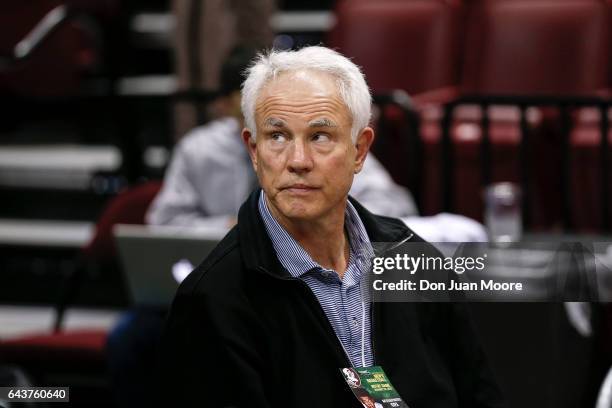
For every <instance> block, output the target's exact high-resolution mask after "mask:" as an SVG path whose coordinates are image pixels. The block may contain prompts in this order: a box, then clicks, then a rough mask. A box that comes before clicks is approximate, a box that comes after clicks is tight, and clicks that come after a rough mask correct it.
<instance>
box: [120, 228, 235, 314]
mask: <svg viewBox="0 0 612 408" xmlns="http://www.w3.org/2000/svg"><path fill="white" fill-rule="evenodd" d="M226 233H227V230H221V229H201V228H198V229H190V228H184V227H166V226H145V225H123V224H118V225H116V226H115V227H114V228H113V235H114V236H115V241H116V243H117V248H118V250H119V257H120V260H121V266H122V267H123V274H124V276H125V281H126V284H127V288H128V291H129V293H130V296H131V298H132V301H133V303H134V304H135V305H137V306H147V307H167V306H169V305H170V304H171V302H172V299H173V298H174V294H175V292H176V289H177V288H178V286H179V284H180V283H181V282H182V280H183V279H185V277H187V275H189V273H191V271H192V270H193V268H195V267H196V266H198V265H199V264H200V263H201V262H202V261H203V260H204V259H205V258H206V256H208V254H209V253H210V252H211V251H212V250H213V248H214V247H215V246H217V244H218V243H219V241H220V240H221V238H223V236H224V235H225V234H226Z"/></svg>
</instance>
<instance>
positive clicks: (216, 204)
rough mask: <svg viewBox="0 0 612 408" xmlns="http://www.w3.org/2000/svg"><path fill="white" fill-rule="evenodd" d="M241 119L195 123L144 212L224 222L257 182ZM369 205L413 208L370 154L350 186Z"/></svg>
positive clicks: (382, 210)
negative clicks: (195, 126) (162, 183)
mask: <svg viewBox="0 0 612 408" xmlns="http://www.w3.org/2000/svg"><path fill="white" fill-rule="evenodd" d="M240 131H241V129H240V124H239V122H238V121H237V120H236V119H234V118H224V119H220V120H216V121H213V122H210V123H208V124H207V125H205V126H200V127H197V128H195V129H193V130H192V131H191V132H189V133H188V134H187V135H185V137H184V138H183V139H182V140H181V141H180V142H179V143H178V145H177V146H176V148H175V150H174V153H173V157H172V161H171V163H170V166H169V167H168V170H167V172H166V176H165V179H164V185H163V187H162V189H161V191H160V193H159V194H158V195H157V197H156V198H155V200H154V201H153V203H152V205H151V207H150V208H149V211H148V213H147V217H146V219H147V222H148V223H149V224H155V225H178V226H193V227H201V226H204V227H211V228H218V227H227V226H228V225H229V223H230V221H231V219H232V218H233V217H236V216H237V214H238V209H239V208H240V206H241V205H242V203H243V202H244V200H245V199H246V197H247V196H248V194H249V193H250V192H251V191H252V190H253V189H254V188H255V187H256V186H257V178H256V176H255V173H254V171H253V167H252V166H251V161H250V159H249V156H248V153H247V151H246V148H245V147H244V145H243V143H242V139H241V137H240ZM349 194H350V195H351V196H353V197H354V198H355V199H357V201H359V202H360V203H361V204H363V205H364V206H365V207H366V208H367V209H368V210H370V211H372V212H373V213H376V214H381V215H387V216H390V217H408V216H412V215H416V214H417V210H416V206H415V204H414V200H413V199H412V196H411V195H410V193H409V192H408V190H406V189H405V188H403V187H401V186H399V185H397V184H396V183H394V182H393V180H392V179H391V177H390V176H389V174H388V173H387V171H386V170H385V169H384V168H383V166H382V165H381V164H380V163H379V162H378V160H376V158H375V157H374V156H373V155H372V154H370V155H368V158H367V159H366V161H365V164H364V166H363V169H362V170H361V172H360V173H359V174H357V175H356V176H355V179H354V181H353V185H352V187H351V190H350V192H349Z"/></svg>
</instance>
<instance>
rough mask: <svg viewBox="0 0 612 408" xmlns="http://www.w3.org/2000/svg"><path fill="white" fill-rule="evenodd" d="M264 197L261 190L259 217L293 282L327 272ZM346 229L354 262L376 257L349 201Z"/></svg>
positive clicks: (346, 213) (345, 222)
mask: <svg viewBox="0 0 612 408" xmlns="http://www.w3.org/2000/svg"><path fill="white" fill-rule="evenodd" d="M265 197H266V195H265V193H264V191H263V190H261V194H260V196H259V203H258V206H259V213H260V214H261V217H262V219H263V221H264V225H265V227H266V231H267V232H268V235H269V236H270V239H271V240H272V245H273V247H274V251H275V252H276V255H277V257H278V259H279V261H280V263H281V264H282V265H283V266H284V267H285V269H287V271H288V272H289V273H290V274H291V276H293V277H294V278H299V277H301V276H302V275H304V274H305V273H307V272H309V271H311V270H313V269H324V268H323V267H322V266H321V265H319V264H318V263H317V262H315V261H314V260H313V259H312V258H311V257H310V255H308V253H307V252H306V250H304V248H302V246H301V245H300V244H299V243H298V242H297V241H296V240H295V239H293V237H292V236H291V235H289V233H288V232H287V230H285V228H283V226H281V225H280V224H279V223H278V221H277V220H276V219H275V218H274V217H273V216H272V213H271V212H270V210H269V208H268V205H267V203H266V198H265ZM344 225H345V228H346V230H347V233H348V236H349V244H350V252H351V254H350V256H351V260H354V259H355V258H361V260H362V261H364V260H369V259H370V258H371V257H372V256H374V251H373V249H372V244H371V243H370V239H369V237H368V233H367V232H366V229H365V227H364V226H363V223H362V222H361V219H360V218H359V215H358V214H357V210H356V209H355V207H354V206H353V205H352V204H351V203H350V201H347V206H346V212H345V220H344Z"/></svg>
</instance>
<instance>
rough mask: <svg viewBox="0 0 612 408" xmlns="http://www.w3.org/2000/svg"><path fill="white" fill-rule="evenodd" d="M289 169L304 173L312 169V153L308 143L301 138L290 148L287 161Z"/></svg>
mask: <svg viewBox="0 0 612 408" xmlns="http://www.w3.org/2000/svg"><path fill="white" fill-rule="evenodd" d="M287 166H288V167H289V171H291V172H295V173H302V172H307V171H310V170H312V166H313V162H312V155H311V152H310V149H309V147H308V145H307V144H306V143H305V142H304V141H303V140H301V139H296V140H295V141H294V143H293V145H292V146H291V148H290V150H289V160H288V162H287Z"/></svg>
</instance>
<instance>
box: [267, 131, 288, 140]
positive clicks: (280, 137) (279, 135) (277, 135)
mask: <svg viewBox="0 0 612 408" xmlns="http://www.w3.org/2000/svg"><path fill="white" fill-rule="evenodd" d="M270 139H272V140H274V141H275V142H284V141H285V140H286V138H285V135H283V134H282V133H278V132H276V133H272V134H271V135H270Z"/></svg>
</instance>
